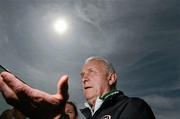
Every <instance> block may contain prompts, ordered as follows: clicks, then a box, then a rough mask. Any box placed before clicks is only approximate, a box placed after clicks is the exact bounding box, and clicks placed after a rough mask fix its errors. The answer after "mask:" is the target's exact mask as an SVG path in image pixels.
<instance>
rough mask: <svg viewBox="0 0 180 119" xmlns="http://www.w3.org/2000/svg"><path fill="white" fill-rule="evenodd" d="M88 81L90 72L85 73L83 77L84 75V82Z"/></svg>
mask: <svg viewBox="0 0 180 119" xmlns="http://www.w3.org/2000/svg"><path fill="white" fill-rule="evenodd" d="M86 81H88V74H87V73H84V75H83V77H82V82H86Z"/></svg>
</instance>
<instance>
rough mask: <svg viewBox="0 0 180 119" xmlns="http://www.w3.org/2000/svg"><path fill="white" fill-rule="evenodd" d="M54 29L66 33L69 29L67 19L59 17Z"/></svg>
mask: <svg viewBox="0 0 180 119" xmlns="http://www.w3.org/2000/svg"><path fill="white" fill-rule="evenodd" d="M54 29H55V31H56V32H58V33H60V34H64V33H65V32H66V31H67V21H66V20H65V19H58V20H57V21H55V23H54Z"/></svg>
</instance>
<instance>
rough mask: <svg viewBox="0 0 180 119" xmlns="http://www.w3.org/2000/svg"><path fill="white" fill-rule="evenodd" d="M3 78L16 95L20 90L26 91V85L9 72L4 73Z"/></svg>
mask: <svg viewBox="0 0 180 119" xmlns="http://www.w3.org/2000/svg"><path fill="white" fill-rule="evenodd" d="M1 77H2V79H3V81H4V82H5V83H6V84H7V85H8V87H9V88H11V89H12V90H13V91H14V92H15V93H16V92H18V91H19V90H24V89H22V88H24V87H25V86H24V85H25V84H24V83H23V82H22V81H20V80H19V79H17V78H16V77H15V76H14V75H13V74H11V73H9V72H2V73H1Z"/></svg>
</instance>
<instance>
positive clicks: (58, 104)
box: [0, 57, 155, 119]
mask: <svg viewBox="0 0 180 119" xmlns="http://www.w3.org/2000/svg"><path fill="white" fill-rule="evenodd" d="M80 74H81V84H82V88H83V94H84V97H85V99H86V101H87V102H86V103H85V106H86V108H84V109H81V112H82V114H83V115H84V116H85V117H86V119H155V116H154V114H153V112H152V110H151V108H150V106H149V105H148V104H147V103H146V102H145V101H144V100H142V99H140V98H135V97H128V96H126V95H124V93H123V92H122V91H120V90H118V89H117V88H116V84H117V80H118V77H117V73H116V71H115V69H114V67H113V66H112V64H111V63H110V62H109V61H108V60H106V59H105V58H102V57H90V58H88V59H86V61H85V62H84V65H83V66H82V69H81V73H80ZM0 78H1V79H0V90H1V92H2V94H3V96H4V98H5V100H6V102H7V103H8V104H10V105H12V106H14V107H16V108H17V109H19V110H20V111H21V112H23V113H24V114H25V115H27V116H29V117H32V118H36V119H53V118H54V117H55V116H57V115H59V118H61V117H64V116H63V115H64V112H65V111H64V109H65V104H66V101H67V99H68V76H67V75H65V76H63V77H62V78H61V79H60V80H59V82H58V85H57V93H56V94H54V95H50V94H48V93H46V92H44V91H41V90H37V89H34V88H32V87H30V86H29V85H27V84H25V83H23V82H22V81H20V80H19V79H17V78H16V77H15V76H14V75H13V74H11V73H8V72H2V73H1V74H0Z"/></svg>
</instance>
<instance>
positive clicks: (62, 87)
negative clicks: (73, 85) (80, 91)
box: [57, 75, 69, 100]
mask: <svg viewBox="0 0 180 119" xmlns="http://www.w3.org/2000/svg"><path fill="white" fill-rule="evenodd" d="M68 79H69V77H68V76H67V75H64V76H62V77H61V78H60V80H59V82H58V85H57V94H58V95H62V98H63V99H65V100H67V99H68V98H69V94H68Z"/></svg>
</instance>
